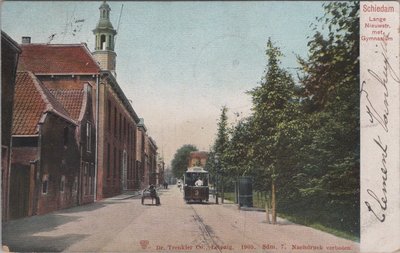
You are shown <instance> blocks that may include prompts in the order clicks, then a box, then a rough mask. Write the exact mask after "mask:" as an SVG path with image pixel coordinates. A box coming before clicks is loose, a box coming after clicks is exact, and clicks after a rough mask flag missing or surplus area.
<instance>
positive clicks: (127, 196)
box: [102, 191, 142, 201]
mask: <svg viewBox="0 0 400 253" xmlns="http://www.w3.org/2000/svg"><path fill="white" fill-rule="evenodd" d="M141 194H142V191H126V192H124V193H122V194H120V195H117V196H114V197H111V198H106V199H104V200H102V201H107V200H124V199H130V198H133V197H136V196H139V195H141Z"/></svg>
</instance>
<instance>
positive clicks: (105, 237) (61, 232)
mask: <svg viewBox="0 0 400 253" xmlns="http://www.w3.org/2000/svg"><path fill="white" fill-rule="evenodd" d="M146 203H147V204H146V205H141V204H140V199H139V197H133V198H127V199H123V198H118V197H117V198H111V199H107V200H104V201H100V202H96V203H94V204H90V205H85V206H80V207H75V208H71V209H67V210H61V211H58V212H54V213H51V214H47V215H42V216H35V217H30V218H24V219H19V220H14V221H10V222H7V223H4V224H3V231H2V234H3V235H2V238H3V244H5V245H8V246H9V247H10V249H11V250H12V251H19V252H21V251H31V252H32V251H35V252H59V251H65V252H301V253H306V252H314V253H316V252H358V251H359V244H358V243H355V242H352V241H348V240H345V239H341V238H338V237H335V236H333V235H330V234H328V233H324V232H321V231H318V230H315V229H312V228H308V227H305V226H300V225H296V224H291V223H289V222H287V221H285V220H282V219H280V220H279V225H275V226H274V225H270V224H267V223H265V221H264V220H265V213H262V212H253V211H241V210H238V209H237V207H236V206H235V205H233V204H223V205H221V204H220V205H215V204H213V203H209V204H185V202H184V201H183V199H182V193H181V192H179V190H178V188H177V187H176V186H170V189H168V190H161V205H160V206H155V205H150V204H149V203H151V201H150V200H146Z"/></svg>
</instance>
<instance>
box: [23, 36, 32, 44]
mask: <svg viewBox="0 0 400 253" xmlns="http://www.w3.org/2000/svg"><path fill="white" fill-rule="evenodd" d="M22 44H31V37H27V36H24V37H22Z"/></svg>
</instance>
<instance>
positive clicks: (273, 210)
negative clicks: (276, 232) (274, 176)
mask: <svg viewBox="0 0 400 253" xmlns="http://www.w3.org/2000/svg"><path fill="white" fill-rule="evenodd" d="M271 194H272V224H276V199H275V181H272V193H271Z"/></svg>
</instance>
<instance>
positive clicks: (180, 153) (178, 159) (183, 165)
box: [171, 144, 198, 178]
mask: <svg viewBox="0 0 400 253" xmlns="http://www.w3.org/2000/svg"><path fill="white" fill-rule="evenodd" d="M192 151H198V149H197V147H196V146H194V145H191V144H185V145H183V146H182V147H180V148H179V149H178V150H177V151H176V153H175V155H174V159H172V162H171V167H172V173H173V174H174V176H175V177H177V178H181V177H182V175H183V174H184V173H185V171H186V169H187V168H188V165H189V158H190V152H192Z"/></svg>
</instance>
